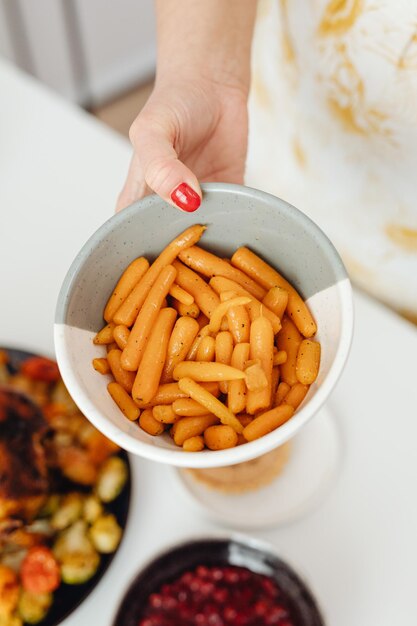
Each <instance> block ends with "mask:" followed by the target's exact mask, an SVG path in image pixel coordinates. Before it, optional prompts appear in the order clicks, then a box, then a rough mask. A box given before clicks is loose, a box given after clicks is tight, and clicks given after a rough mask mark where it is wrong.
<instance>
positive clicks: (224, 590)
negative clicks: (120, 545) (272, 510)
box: [113, 538, 323, 626]
mask: <svg viewBox="0 0 417 626" xmlns="http://www.w3.org/2000/svg"><path fill="white" fill-rule="evenodd" d="M255 572H261V573H255ZM191 624H193V625H194V624H195V625H196V626H204V625H206V626H244V625H245V626H255V625H259V626H261V625H267V624H274V625H276V626H323V620H322V618H321V615H320V612H319V610H318V608H317V605H316V602H315V600H314V598H313V596H312V595H311V592H310V591H309V589H308V588H307V587H306V585H305V584H304V582H303V581H302V580H300V578H299V577H298V576H297V574H296V573H295V572H294V570H293V569H292V568H291V567H290V566H289V565H287V564H286V563H284V561H282V560H281V559H280V558H278V557H277V556H276V555H275V554H273V553H271V552H269V551H268V550H265V549H264V548H262V547H260V546H259V545H257V544H255V543H254V542H251V541H249V542H245V541H239V540H235V539H213V538H210V539H201V540H197V541H188V542H186V543H184V544H180V545H177V546H175V547H174V548H172V549H171V550H168V551H167V552H164V553H163V554H161V555H159V556H158V557H156V558H155V559H154V560H153V561H152V562H151V563H149V564H148V565H147V566H146V567H145V568H144V569H142V570H141V571H140V572H139V574H138V576H137V577H136V578H135V580H134V581H133V582H132V584H131V585H130V587H129V589H128V590H127V592H126V595H125V596H124V598H123V600H122V603H121V605H120V607H119V610H118V612H117V615H116V617H115V620H114V622H113V626H189V625H191Z"/></svg>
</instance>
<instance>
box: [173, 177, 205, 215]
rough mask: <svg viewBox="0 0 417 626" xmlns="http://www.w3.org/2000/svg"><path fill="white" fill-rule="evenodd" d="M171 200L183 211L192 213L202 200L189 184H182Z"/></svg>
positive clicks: (176, 189)
mask: <svg viewBox="0 0 417 626" xmlns="http://www.w3.org/2000/svg"><path fill="white" fill-rule="evenodd" d="M171 200H172V201H173V202H174V203H175V204H176V205H177V207H179V208H180V209H182V210H183V211H187V212H188V213H192V212H193V211H196V210H197V209H198V207H199V206H200V204H201V198H200V196H199V195H198V193H197V192H195V191H194V189H192V188H191V187H190V186H189V185H187V183H181V185H178V187H175V189H174V191H173V192H172V194H171Z"/></svg>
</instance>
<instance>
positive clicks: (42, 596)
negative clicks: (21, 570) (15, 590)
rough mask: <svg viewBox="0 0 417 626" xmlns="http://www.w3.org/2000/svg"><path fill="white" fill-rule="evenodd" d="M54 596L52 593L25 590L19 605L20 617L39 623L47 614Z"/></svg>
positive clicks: (28, 621)
mask: <svg viewBox="0 0 417 626" xmlns="http://www.w3.org/2000/svg"><path fill="white" fill-rule="evenodd" d="M52 598H53V596H52V594H51V593H30V592H29V591H24V590H23V591H22V593H21V594H20V598H19V604H18V607H17V608H18V612H19V615H20V617H21V618H22V620H23V621H24V622H27V623H28V624H37V623H38V622H40V621H41V620H43V618H44V617H45V615H46V614H47V612H48V610H49V607H50V606H51V604H52Z"/></svg>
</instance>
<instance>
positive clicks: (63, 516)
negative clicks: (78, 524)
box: [51, 492, 83, 530]
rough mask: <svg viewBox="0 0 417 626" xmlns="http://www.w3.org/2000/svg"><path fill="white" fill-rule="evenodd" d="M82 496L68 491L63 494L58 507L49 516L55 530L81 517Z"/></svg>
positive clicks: (61, 528)
mask: <svg viewBox="0 0 417 626" xmlns="http://www.w3.org/2000/svg"><path fill="white" fill-rule="evenodd" d="M82 509H83V498H82V496H81V494H80V493H76V492H75V493H69V494H67V495H66V496H64V497H63V498H62V500H61V503H60V505H59V507H58V509H57V510H56V511H55V513H54V514H53V516H52V518H51V526H52V527H53V528H55V530H63V529H64V528H67V527H68V526H70V525H71V524H72V523H73V522H75V521H76V520H77V519H78V518H79V517H81V513H82Z"/></svg>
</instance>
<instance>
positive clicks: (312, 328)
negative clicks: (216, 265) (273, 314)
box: [232, 247, 317, 337]
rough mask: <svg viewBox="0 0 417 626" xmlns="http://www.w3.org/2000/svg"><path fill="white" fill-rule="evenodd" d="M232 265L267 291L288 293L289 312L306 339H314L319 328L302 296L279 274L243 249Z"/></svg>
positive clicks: (236, 253)
mask: <svg viewBox="0 0 417 626" xmlns="http://www.w3.org/2000/svg"><path fill="white" fill-rule="evenodd" d="M232 263H233V265H234V266H235V267H237V268H239V269H240V270H242V271H243V272H245V273H246V274H248V276H250V277H251V278H253V279H254V280H256V281H257V282H258V283H260V284H261V285H262V286H263V287H264V288H265V289H271V287H277V286H278V287H281V288H282V289H285V290H286V291H287V292H288V304H287V312H288V315H289V317H290V318H291V319H292V321H293V322H294V324H295V325H296V326H297V328H298V330H299V331H300V333H301V334H302V335H304V337H312V336H313V335H314V334H315V333H316V331H317V326H316V322H315V321H314V319H313V317H312V315H311V313H310V311H309V310H308V307H307V305H306V303H305V302H304V300H303V299H302V298H301V296H300V294H299V293H298V292H297V291H296V290H295V289H294V287H293V286H292V285H291V284H290V283H289V282H288V281H287V280H285V278H284V277H283V276H281V274H279V272H277V271H276V270H274V269H273V268H272V267H271V266H270V265H268V263H265V261H263V260H262V259H261V258H259V257H258V256H257V255H256V254H255V253H254V252H252V251H251V250H249V249H248V248H245V247H242V248H239V249H238V250H236V252H235V253H234V255H233V256H232Z"/></svg>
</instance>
